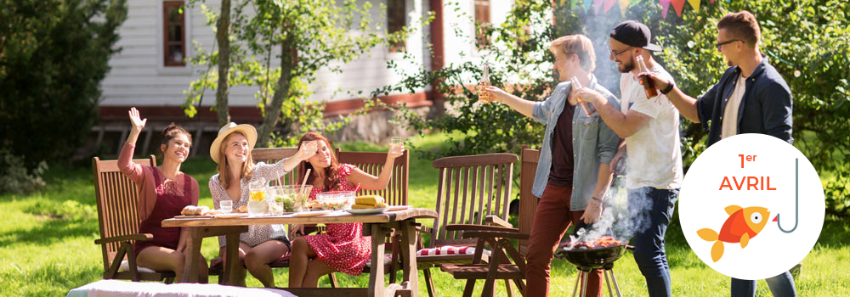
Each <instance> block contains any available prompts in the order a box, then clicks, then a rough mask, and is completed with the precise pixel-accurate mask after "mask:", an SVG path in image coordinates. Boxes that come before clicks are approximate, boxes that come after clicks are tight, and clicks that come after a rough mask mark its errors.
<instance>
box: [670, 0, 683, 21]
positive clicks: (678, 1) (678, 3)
mask: <svg viewBox="0 0 850 297" xmlns="http://www.w3.org/2000/svg"><path fill="white" fill-rule="evenodd" d="M670 2H672V3H673V9H675V10H676V15H678V16H679V17H682V8H685V0H670Z"/></svg>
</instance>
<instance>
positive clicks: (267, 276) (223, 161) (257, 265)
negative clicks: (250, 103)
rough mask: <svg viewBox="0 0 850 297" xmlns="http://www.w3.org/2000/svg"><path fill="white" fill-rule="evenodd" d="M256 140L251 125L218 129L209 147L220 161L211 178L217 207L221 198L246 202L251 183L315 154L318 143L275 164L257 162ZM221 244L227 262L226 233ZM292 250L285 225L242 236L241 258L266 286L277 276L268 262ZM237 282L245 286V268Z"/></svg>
mask: <svg viewBox="0 0 850 297" xmlns="http://www.w3.org/2000/svg"><path fill="white" fill-rule="evenodd" d="M256 143H257V129H254V127H253V126H251V125H236V124H235V123H229V124H227V125H225V126H224V127H222V128H221V130H219V131H218V136H217V137H216V138H215V140H214V141H213V143H212V146H211V147H210V157H212V159H213V161H215V162H216V163H218V174H216V175H213V176H212V177H211V178H210V193H211V194H212V196H213V202H214V205H215V207H216V208H219V205H220V202H221V201H222V200H232V201H233V209H237V208H239V207H240V206H243V205H247V204H248V200H250V198H249V191H248V184H249V183H251V182H252V181H254V180H259V179H261V178H263V179H265V180H273V179H277V178H278V177H279V176H281V175H284V174H286V173H289V172H290V171H292V169H294V168H295V166H298V164H299V163H301V161H304V160H307V159H308V158H310V157H312V156H313V155H314V154H315V153H316V142H308V143H303V144H301V145H300V148H299V149H298V151H297V152H296V153H295V155H294V156H292V157H290V158H287V159H282V160H280V161H278V162H277V163H274V164H265V163H263V162H259V163H257V164H254V160H253V159H252V158H251V150H252V149H254V145H255V144H256ZM218 243H219V246H220V251H219V252H220V255H221V259H222V260H223V261H227V259H226V258H225V248H226V242H225V240H224V236H219V239H218ZM289 250H290V244H289V238H288V237H287V235H286V231H285V229H284V228H283V227H282V226H279V227H278V226H272V225H251V226H249V227H248V232H247V233H242V234H240V235H239V261H240V262H241V263H244V264H245V266H246V267H247V268H248V271H249V272H251V275H253V276H254V277H255V278H257V279H258V280H260V282H262V283H263V286H265V287H274V275H273V274H272V270H271V267H269V263H272V262H274V261H276V260H277V259H279V258H280V257H281V256H283V255H284V254H286V253H288V252H289ZM239 266H240V267H241V266H242V265H239ZM238 281H239V282H241V285H243V286H244V284H245V271H244V270H242V271H241V277H240V278H239V279H238Z"/></svg>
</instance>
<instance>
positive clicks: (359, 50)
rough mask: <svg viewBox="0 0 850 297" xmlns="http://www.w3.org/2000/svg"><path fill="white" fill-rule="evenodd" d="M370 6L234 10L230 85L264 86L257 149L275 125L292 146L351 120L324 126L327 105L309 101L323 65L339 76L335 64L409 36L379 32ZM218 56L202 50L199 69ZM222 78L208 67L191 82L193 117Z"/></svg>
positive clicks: (261, 4)
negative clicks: (312, 132)
mask: <svg viewBox="0 0 850 297" xmlns="http://www.w3.org/2000/svg"><path fill="white" fill-rule="evenodd" d="M246 8H250V9H246ZM383 8H384V6H383V5H381V6H380V8H379V9H380V11H381V13H380V14H379V15H380V16H383V15H384V13H383V12H384V11H385V9H383ZM372 9H374V8H373V7H372V5H371V3H370V2H365V3H363V4H357V1H355V0H345V1H334V0H290V1H271V0H260V1H243V2H241V3H236V4H235V5H234V10H233V12H232V16H233V18H232V22H231V27H230V28H231V30H232V31H231V32H232V35H231V36H232V38H231V41H232V42H231V43H230V47H229V50H230V51H231V59H230V61H231V62H232V64H231V66H230V69H229V79H228V83H229V85H230V86H236V85H247V86H256V87H258V88H259V91H258V93H257V94H255V97H256V98H257V99H258V106H259V107H260V108H261V110H262V112H263V123H262V125H261V126H260V128H259V140H258V144H257V145H258V146H259V147H265V146H267V145H268V144H269V142H270V141H271V140H272V132H273V130H274V129H275V128H276V127H278V128H279V129H280V130H282V131H283V132H282V133H280V135H278V137H279V139H287V141H288V142H289V143H290V144H291V142H292V141H297V139H294V140H293V139H291V137H289V136H291V135H297V134H301V133H302V132H306V131H310V130H323V131H325V132H326V133H327V132H332V131H335V130H337V129H339V128H341V127H342V126H343V125H344V124H345V123H346V122H347V121H348V120H349V119H350V118H344V119H343V120H342V121H339V122H336V123H333V124H326V123H324V121H323V114H322V111H323V109H324V103H323V102H308V101H307V100H306V98H307V96H309V95H310V94H311V93H310V90H309V89H308V86H309V85H310V84H311V83H313V82H314V81H315V80H316V73H317V71H319V70H320V69H322V68H324V67H329V69H331V70H332V71H335V72H340V71H342V70H341V68H340V67H339V66H333V65H330V63H331V62H342V63H346V62H350V61H352V60H354V59H356V58H358V57H360V56H362V55H363V54H365V53H366V51H367V50H368V49H370V48H372V47H374V46H376V45H379V44H390V43H392V42H394V41H397V40H401V39H402V38H405V37H406V36H407V34H408V33H409V30H410V29H408V28H405V29H403V30H401V31H399V32H395V33H392V34H390V33H388V32H386V30H385V29H382V28H383V27H384V26H383V18H382V17H381V18H379V19H380V20H381V21H380V22H378V21H374V20H373V19H372V14H370V11H371V10H372ZM248 10H250V11H251V12H250V14H249V13H248ZM205 11H206V14H207V17H208V23H210V24H213V23H215V21H216V20H217V19H218V17H219V16H218V15H216V14H215V13H213V12H210V11H209V10H207V9H205ZM423 21H425V22H427V19H425V20H423ZM219 54H220V53H219V52H217V51H214V52H212V53H211V54H209V53H206V52H204V51H200V52H199V53H198V54H197V55H196V56H195V57H194V59H193V61H194V62H195V63H197V64H200V65H205V64H206V63H211V61H213V62H212V63H216V62H215V61H216V57H217V56H218V55H219ZM273 57H274V58H277V60H279V64H278V65H271V62H272V60H275V59H273ZM342 63H340V64H342ZM224 68H226V67H224ZM218 75H219V72H218V70H212V69H211V70H210V72H209V73H208V74H205V75H204V76H203V78H201V79H199V80H197V81H194V82H193V83H192V85H191V86H190V89H189V91H187V94H188V99H187V102H186V105H185V106H186V109H187V110H186V111H187V114H188V115H190V116H193V115H194V113H195V109H194V108H195V107H194V106H193V105H194V104H195V103H196V102H198V100H199V99H200V95H201V92H202V90H203V89H204V87H205V86H209V87H211V88H213V89H215V88H216V87H217V84H216V82H215V81H214V79H215V77H217V76H218ZM373 105H374V104H373V103H370V104H368V105H367V107H370V106H373Z"/></svg>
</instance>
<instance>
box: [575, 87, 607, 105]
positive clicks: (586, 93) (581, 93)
mask: <svg viewBox="0 0 850 297" xmlns="http://www.w3.org/2000/svg"><path fill="white" fill-rule="evenodd" d="M576 95H577V96H578V101H579V102H587V103H591V104H593V105H597V104H601V103H602V102H604V101H605V98H603V97H602V94H599V92H596V91H594V90H593V89H591V88H581V89H580V90H578V93H577V94H576Z"/></svg>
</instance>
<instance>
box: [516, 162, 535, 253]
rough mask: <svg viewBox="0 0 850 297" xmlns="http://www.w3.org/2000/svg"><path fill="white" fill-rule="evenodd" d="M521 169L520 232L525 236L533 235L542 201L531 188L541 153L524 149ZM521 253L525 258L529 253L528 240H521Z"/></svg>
mask: <svg viewBox="0 0 850 297" xmlns="http://www.w3.org/2000/svg"><path fill="white" fill-rule="evenodd" d="M520 156H521V157H520V160H521V161H520V162H521V163H520V169H519V179H520V182H519V188H520V190H519V232H520V233H523V234H531V224H532V223H533V222H534V211H535V210H537V203H538V202H539V200H540V199H538V197H535V196H534V194H531V188H532V186H533V185H534V174H536V171H537V160H538V159H539V158H540V151H539V150H535V149H529V148H527V147H525V146H523V148H522V153H521V155H520ZM519 252H520V254H521V255H523V256H525V255H526V253H527V252H528V240H519Z"/></svg>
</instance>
